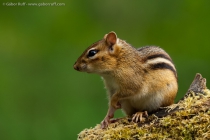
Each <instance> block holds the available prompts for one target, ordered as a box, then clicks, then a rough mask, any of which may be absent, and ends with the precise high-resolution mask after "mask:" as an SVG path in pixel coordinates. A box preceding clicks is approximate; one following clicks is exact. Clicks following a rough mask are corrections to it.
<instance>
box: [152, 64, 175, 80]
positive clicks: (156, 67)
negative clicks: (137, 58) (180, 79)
mask: <svg viewBox="0 0 210 140" xmlns="http://www.w3.org/2000/svg"><path fill="white" fill-rule="evenodd" d="M150 68H151V69H153V70H158V69H169V70H171V71H172V72H173V73H174V76H175V77H176V78H177V73H176V70H175V69H174V68H173V67H172V66H171V65H169V64H167V63H157V64H152V65H150Z"/></svg>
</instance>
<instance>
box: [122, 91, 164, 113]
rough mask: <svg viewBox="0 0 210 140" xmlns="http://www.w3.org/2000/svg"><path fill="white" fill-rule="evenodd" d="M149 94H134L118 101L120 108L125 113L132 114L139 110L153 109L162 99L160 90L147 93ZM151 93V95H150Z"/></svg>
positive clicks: (156, 107)
mask: <svg viewBox="0 0 210 140" xmlns="http://www.w3.org/2000/svg"><path fill="white" fill-rule="evenodd" d="M149 94H150V96H146V95H148V93H147V94H142V93H140V94H136V95H135V96H132V97H130V98H127V99H125V100H122V101H120V103H121V107H122V110H123V111H124V112H125V114H127V115H132V114H133V113H135V112H137V111H139V112H141V111H148V112H151V111H154V110H156V109H158V108H159V107H160V106H161V103H162V101H163V99H164V97H163V95H162V94H161V92H160V91H159V92H156V93H149ZM151 95H153V96H151Z"/></svg>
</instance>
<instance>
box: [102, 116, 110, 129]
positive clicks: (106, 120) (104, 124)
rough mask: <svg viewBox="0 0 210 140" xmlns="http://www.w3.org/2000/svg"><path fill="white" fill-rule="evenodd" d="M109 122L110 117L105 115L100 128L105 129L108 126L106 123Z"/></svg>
mask: <svg viewBox="0 0 210 140" xmlns="http://www.w3.org/2000/svg"><path fill="white" fill-rule="evenodd" d="M109 124H110V119H109V117H105V118H104V120H103V121H102V122H101V128H102V129H105V128H107V127H108V125H109Z"/></svg>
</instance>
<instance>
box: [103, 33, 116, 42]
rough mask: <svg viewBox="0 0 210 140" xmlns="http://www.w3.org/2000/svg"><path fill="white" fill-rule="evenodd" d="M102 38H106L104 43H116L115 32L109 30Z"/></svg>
mask: <svg viewBox="0 0 210 140" xmlns="http://www.w3.org/2000/svg"><path fill="white" fill-rule="evenodd" d="M104 39H105V40H106V43H107V44H108V45H109V46H110V45H114V44H116V43H117V34H116V33H115V32H113V31H112V32H110V33H108V34H105V36H104Z"/></svg>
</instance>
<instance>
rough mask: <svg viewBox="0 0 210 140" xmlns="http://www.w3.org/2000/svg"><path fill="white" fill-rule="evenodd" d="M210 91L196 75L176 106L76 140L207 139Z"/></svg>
mask: <svg viewBox="0 0 210 140" xmlns="http://www.w3.org/2000/svg"><path fill="white" fill-rule="evenodd" d="M209 108H210V91H209V90H208V89H207V88H206V79H205V78H203V77H202V76H201V74H196V76H195V79H194V80H193V82H192V84H191V85H190V87H189V89H188V91H187V93H186V94H185V96H184V97H183V98H182V99H181V100H180V101H179V102H178V103H176V104H173V105H171V106H168V107H165V108H160V109H159V110H158V111H157V112H155V113H153V114H150V115H149V117H148V118H145V119H144V120H143V121H142V122H140V123H134V122H132V121H131V119H130V118H128V117H125V118H122V119H119V120H118V121H116V122H115V123H112V124H110V125H109V127H108V128H106V129H101V128H100V124H98V125H96V126H95V127H94V128H90V129H84V130H83V131H82V132H80V134H79V135H78V140H138V139H170V140H172V139H176V140H179V139H180V140H183V139H186V140H190V139H192V140H194V139H202V140H203V139H210V109H209Z"/></svg>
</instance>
